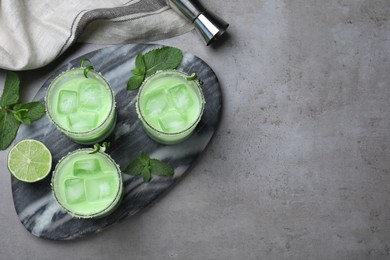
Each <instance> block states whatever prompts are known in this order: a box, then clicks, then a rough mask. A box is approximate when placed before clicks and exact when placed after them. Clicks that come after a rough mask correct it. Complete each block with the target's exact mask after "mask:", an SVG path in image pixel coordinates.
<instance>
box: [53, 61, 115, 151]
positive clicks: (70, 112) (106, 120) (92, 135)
mask: <svg viewBox="0 0 390 260" xmlns="http://www.w3.org/2000/svg"><path fill="white" fill-rule="evenodd" d="M83 71H84V69H83V68H79V69H72V70H69V71H67V72H64V73H62V74H60V75H59V76H58V77H56V78H55V79H54V80H53V81H52V83H51V84H50V86H49V89H48V91H47V95H46V110H47V112H48V115H49V118H50V119H51V121H52V122H53V123H54V124H55V125H56V127H57V128H58V129H59V130H60V131H61V132H63V133H64V134H65V135H67V136H68V137H70V138H71V139H73V140H74V141H75V142H78V143H81V144H94V143H98V142H100V141H102V140H104V139H105V138H106V137H107V136H108V135H110V133H111V132H112V131H113V129H114V128H115V122H116V111H115V98H114V93H113V91H112V89H111V87H110V85H109V83H108V82H107V81H106V80H105V79H104V78H103V77H102V76H101V75H100V74H99V73H97V72H95V71H89V72H88V74H87V75H88V78H86V77H85V76H84V74H83Z"/></svg>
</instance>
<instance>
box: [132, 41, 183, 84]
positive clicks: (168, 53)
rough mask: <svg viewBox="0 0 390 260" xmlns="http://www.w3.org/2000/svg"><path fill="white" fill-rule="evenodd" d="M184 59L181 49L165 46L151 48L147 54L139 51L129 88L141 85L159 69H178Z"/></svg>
mask: <svg viewBox="0 0 390 260" xmlns="http://www.w3.org/2000/svg"><path fill="white" fill-rule="evenodd" d="M182 59H183V53H182V51H181V50H180V49H178V48H174V47H169V46H164V47H162V48H158V49H154V50H151V51H149V52H147V53H145V54H142V53H141V52H140V53H138V55H137V57H136V59H135V69H133V70H131V72H132V73H133V76H132V77H130V78H129V80H128V81H127V90H134V89H137V88H139V87H140V86H141V84H142V82H143V81H144V79H145V78H146V77H148V76H150V75H152V74H154V73H156V72H157V71H159V70H169V69H176V68H177V67H178V66H179V65H180V63H181V61H182Z"/></svg>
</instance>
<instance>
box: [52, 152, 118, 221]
mask: <svg viewBox="0 0 390 260" xmlns="http://www.w3.org/2000/svg"><path fill="white" fill-rule="evenodd" d="M90 151H92V150H91V149H81V150H77V151H75V152H73V153H70V154H69V155H67V156H66V157H64V158H63V159H62V160H61V161H60V162H59V163H58V164H57V166H56V169H55V171H54V173H53V178H52V189H53V193H54V196H55V198H56V200H57V202H58V203H59V204H60V205H61V206H62V207H63V208H64V209H66V210H67V211H68V212H69V213H70V214H72V215H74V216H76V217H81V218H91V217H101V216H105V215H107V214H109V213H110V212H111V211H112V210H113V209H115V207H116V206H117V205H118V203H119V201H120V199H121V195H122V191H123V187H122V186H123V185H122V177H121V173H120V170H119V167H118V166H117V165H116V164H115V162H114V161H113V160H112V159H111V158H110V157H109V156H108V155H106V154H104V153H100V152H97V153H94V154H90V153H89V152H90Z"/></svg>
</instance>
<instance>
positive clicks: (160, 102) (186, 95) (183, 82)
mask: <svg viewBox="0 0 390 260" xmlns="http://www.w3.org/2000/svg"><path fill="white" fill-rule="evenodd" d="M187 76H188V75H186V74H184V73H181V72H179V71H162V72H158V73H156V74H154V75H152V76H150V77H149V78H147V79H146V81H145V82H144V84H143V85H142V87H141V89H140V92H139V94H138V95H139V96H138V100H137V112H138V114H139V115H140V119H141V121H142V122H143V125H144V127H145V129H146V131H147V133H148V134H149V135H150V136H151V137H152V138H153V139H155V140H156V141H158V142H161V143H166V144H173V143H177V142H180V141H182V140H184V139H186V138H187V137H188V136H189V135H190V134H191V133H192V131H193V130H194V128H195V126H196V124H197V123H198V122H199V120H200V117H201V115H202V112H203V107H204V98H203V94H202V91H201V89H200V86H199V84H198V82H197V81H194V80H192V81H190V80H187V79H186V77H187Z"/></svg>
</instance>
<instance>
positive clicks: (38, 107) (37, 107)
mask: <svg viewBox="0 0 390 260" xmlns="http://www.w3.org/2000/svg"><path fill="white" fill-rule="evenodd" d="M13 110H14V111H21V112H20V115H21V118H22V120H24V121H23V123H26V122H30V123H29V124H31V123H32V122H34V121H36V120H38V119H40V118H41V117H42V116H43V115H44V114H45V106H44V105H43V104H42V103H41V102H30V103H23V104H16V105H15V106H14V107H13ZM27 124H28V123H27Z"/></svg>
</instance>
